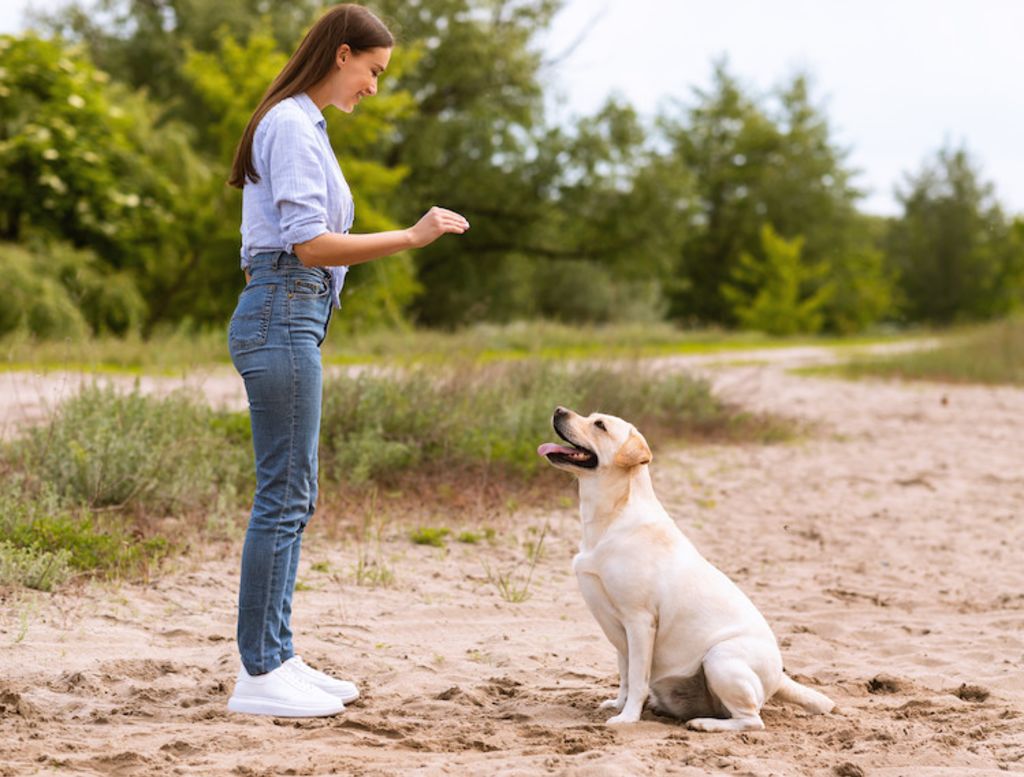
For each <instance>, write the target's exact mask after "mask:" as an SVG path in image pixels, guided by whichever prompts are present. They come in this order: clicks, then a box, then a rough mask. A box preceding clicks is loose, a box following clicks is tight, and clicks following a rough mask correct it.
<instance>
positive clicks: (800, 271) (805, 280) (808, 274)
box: [722, 224, 832, 335]
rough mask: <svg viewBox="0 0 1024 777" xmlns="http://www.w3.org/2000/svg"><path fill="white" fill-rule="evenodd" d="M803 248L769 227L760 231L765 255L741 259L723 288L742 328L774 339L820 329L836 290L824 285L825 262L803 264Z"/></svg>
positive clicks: (745, 255) (796, 240)
mask: <svg viewBox="0 0 1024 777" xmlns="http://www.w3.org/2000/svg"><path fill="white" fill-rule="evenodd" d="M803 247H804V239H803V238H802V237H797V238H794V239H792V240H786V239H785V238H783V237H782V236H780V235H779V234H778V233H777V232H776V231H775V230H774V229H773V228H772V226H771V225H770V224H764V225H763V226H762V227H761V249H762V253H763V256H762V257H760V258H755V257H754V255H753V254H749V253H747V252H743V253H742V254H740V260H739V262H738V263H737V264H736V265H735V266H734V267H733V270H732V278H731V282H727V283H725V284H723V287H722V296H723V297H724V298H725V299H726V300H728V301H729V302H730V303H731V304H732V306H733V313H734V315H735V316H736V318H737V320H738V321H739V322H740V325H741V326H743V327H744V328H746V329H756V330H758V331H761V332H765V333H767V334H771V335H792V334H798V333H814V332H818V331H820V330H821V327H822V325H823V324H824V322H825V317H824V315H823V313H822V308H823V307H824V305H825V303H826V302H827V300H828V298H829V297H830V296H831V294H832V286H831V285H829V284H821V283H820V281H821V279H822V278H824V276H825V275H826V273H827V270H828V268H827V266H826V265H825V264H824V263H819V264H815V265H811V264H807V263H805V261H804V260H803V259H802V256H801V255H802V253H803ZM815 286H816V288H814V287H815ZM808 288H814V290H813V291H810V292H808V291H807V289H808Z"/></svg>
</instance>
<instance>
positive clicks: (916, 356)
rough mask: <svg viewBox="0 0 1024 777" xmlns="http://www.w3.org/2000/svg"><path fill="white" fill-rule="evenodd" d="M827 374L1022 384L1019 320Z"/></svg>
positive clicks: (1023, 343) (1023, 334)
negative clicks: (937, 344)
mask: <svg viewBox="0 0 1024 777" xmlns="http://www.w3.org/2000/svg"><path fill="white" fill-rule="evenodd" d="M828 372H830V373H832V374H839V375H842V376H844V377H851V378H858V377H866V376H877V377H887V378H900V379H904V380H929V381H940V382H944V383H984V384H993V385H998V384H1008V385H1015V386H1020V385H1024V320H1021V319H1012V320H1009V321H1003V322H999V323H994V324H988V325H985V326H980V327H972V328H970V329H966V330H959V331H954V332H953V333H951V334H948V335H946V336H945V338H944V342H943V343H942V344H940V345H939V346H938V347H936V348H930V349H922V350H916V351H907V352H905V353H899V354H893V355H891V356H885V357H879V358H858V359H854V360H852V361H850V362H849V363H847V364H844V365H840V366H838V367H835V368H829V369H828Z"/></svg>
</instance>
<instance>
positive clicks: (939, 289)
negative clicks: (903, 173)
mask: <svg viewBox="0 0 1024 777" xmlns="http://www.w3.org/2000/svg"><path fill="white" fill-rule="evenodd" d="M897 196H898V198H899V200H900V202H901V203H902V205H903V216H902V218H900V219H899V220H897V221H895V222H894V223H893V226H892V229H891V232H890V234H889V245H888V248H889V257H890V261H891V263H892V266H893V268H894V270H895V272H896V273H897V274H898V277H899V286H900V290H901V292H902V296H903V302H904V312H905V314H906V316H907V317H908V318H909V319H911V320H916V321H929V322H932V323H941V324H946V323H950V322H953V321H957V320H971V319H975V320H976V319H985V318H991V317H993V316H998V315H1003V314H1006V313H1008V312H1010V311H1011V310H1013V309H1014V308H1015V307H1016V306H1017V305H1019V304H1020V301H1021V281H1022V280H1024V275H1022V274H1024V254H1022V252H1021V251H1020V244H1019V242H1016V241H1015V240H1014V235H1013V227H1012V225H1011V223H1010V222H1009V220H1008V219H1007V218H1006V217H1005V215H1004V214H1003V212H1002V209H1001V208H1000V206H999V204H998V203H997V202H996V200H995V196H994V190H993V187H992V185H991V184H990V183H986V182H984V181H982V180H981V175H980V173H979V171H978V169H977V166H976V164H975V163H974V162H973V160H972V159H971V157H970V155H969V154H968V152H967V151H966V150H965V149H963V148H960V149H954V148H948V147H947V148H943V149H940V150H939V152H938V153H937V155H936V157H935V158H934V159H932V160H929V161H926V162H925V164H924V165H923V166H922V168H921V169H920V170H919V171H918V172H917V173H914V174H911V175H908V176H907V178H906V181H905V183H904V185H903V186H902V187H901V188H899V189H898V190H897Z"/></svg>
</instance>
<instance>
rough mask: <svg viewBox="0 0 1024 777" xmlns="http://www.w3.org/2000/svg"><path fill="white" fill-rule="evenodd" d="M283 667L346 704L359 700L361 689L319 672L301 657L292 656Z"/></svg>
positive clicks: (353, 684)
mask: <svg viewBox="0 0 1024 777" xmlns="http://www.w3.org/2000/svg"><path fill="white" fill-rule="evenodd" d="M283 666H287V667H288V668H289V669H290V670H291V671H292V672H293V673H294V674H296V675H298V676H299V677H301V678H302V679H303V680H305V681H306V682H307V683H309V684H310V685H314V686H316V687H317V688H319V689H320V690H321V691H325V692H327V693H329V694H331V696H334V697H336V698H339V699H341V700H342V701H343V702H344V703H345V704H348V703H349V702H353V701H355V700H356V699H358V698H359V689H358V688H356V686H355V683H350V682H349V681H348V680H338V679H336V678H334V677H331V676H330V675H326V674H324V673H323V672H318V671H317V670H316V669H314V668H313V667H311V666H310V665H309V664H307V663H306V662H305V661H303V660H302V659H301V658H299V656H292V657H291V658H289V659H288V660H287V661H285V662H284V664H283Z"/></svg>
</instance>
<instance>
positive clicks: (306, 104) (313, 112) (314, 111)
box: [293, 92, 327, 127]
mask: <svg viewBox="0 0 1024 777" xmlns="http://www.w3.org/2000/svg"><path fill="white" fill-rule="evenodd" d="M293 99H294V100H295V102H296V104H297V105H298V106H299V107H300V108H302V112H303V113H305V114H306V115H307V116H308V117H309V120H310V121H311V122H313V124H316V125H318V126H320V127H326V126H327V119H325V118H324V115H323V113H321V112H320V109H319V108H317V107H316V103H315V102H313V100H312V98H311V97H310V96H309V95H308V94H306V93H305V92H299V93H298V94H297V95H294V96H293Z"/></svg>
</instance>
